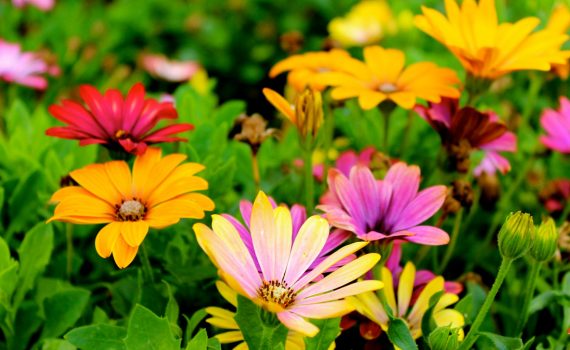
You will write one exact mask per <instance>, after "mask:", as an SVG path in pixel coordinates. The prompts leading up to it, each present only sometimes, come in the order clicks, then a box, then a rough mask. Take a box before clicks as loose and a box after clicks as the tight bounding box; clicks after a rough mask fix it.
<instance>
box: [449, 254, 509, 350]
mask: <svg viewBox="0 0 570 350" xmlns="http://www.w3.org/2000/svg"><path fill="white" fill-rule="evenodd" d="M512 263H513V259H511V258H506V257H503V261H501V267H499V274H498V275H497V278H496V279H495V282H494V283H493V287H492V288H491V290H490V291H489V294H487V297H486V298H485V302H484V303H483V306H481V309H480V310H479V313H478V314H477V317H476V318H475V321H474V322H473V325H471V329H469V333H467V336H466V337H465V339H464V340H463V342H461V345H460V346H459V349H458V350H469V349H471V347H472V346H473V344H475V342H476V341H477V338H478V337H479V335H478V334H477V331H478V330H479V327H480V326H481V324H482V323H483V320H484V319H485V316H487V313H488V312H489V309H490V308H491V305H492V304H493V301H495V297H496V296H497V292H498V291H499V289H500V288H501V285H502V284H503V281H504V280H505V277H506V276H507V273H508V272H509V269H510V268H511V264H512Z"/></svg>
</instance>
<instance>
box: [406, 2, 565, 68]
mask: <svg viewBox="0 0 570 350" xmlns="http://www.w3.org/2000/svg"><path fill="white" fill-rule="evenodd" d="M445 11H446V14H447V17H446V16H444V15H442V14H441V13H440V12H438V11H436V10H434V9H430V8H427V7H422V12H423V15H418V16H416V18H415V24H416V26H417V27H418V28H419V29H421V30H422V31H424V32H425V33H426V34H428V35H430V36H432V37H433V38H434V39H436V40H437V41H439V42H441V43H442V44H443V45H445V46H447V48H448V49H449V50H450V51H451V52H452V53H453V54H454V55H455V56H456V57H457V58H458V59H459V61H460V62H461V64H462V65H463V67H465V69H466V70H467V71H468V72H469V73H470V74H471V75H473V76H475V77H480V78H486V79H496V78H498V77H500V76H502V75H504V74H507V73H510V72H512V71H517V70H541V71H548V70H550V68H551V66H552V64H564V63H565V62H566V60H567V58H568V57H569V55H570V52H569V51H561V49H560V48H561V46H562V44H564V42H565V41H566V40H567V39H568V36H567V35H565V34H562V33H559V32H556V31H553V30H551V29H544V30H539V31H537V32H534V33H533V32H532V31H533V30H534V29H535V28H536V27H537V26H538V24H539V23H540V20H539V19H538V18H536V17H527V18H523V19H521V20H520V21H517V22H516V23H499V22H498V18H497V11H496V9H495V1H494V0H480V1H479V3H478V4H477V3H476V2H475V0H464V1H463V3H462V5H461V7H459V5H458V4H457V2H456V1H455V0H446V1H445Z"/></svg>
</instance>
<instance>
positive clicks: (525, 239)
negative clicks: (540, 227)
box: [499, 211, 535, 259]
mask: <svg viewBox="0 0 570 350" xmlns="http://www.w3.org/2000/svg"><path fill="white" fill-rule="evenodd" d="M534 230H535V228H534V224H533V222H532V216H531V215H530V214H526V213H521V212H520V211H517V212H516V213H511V214H509V216H508V217H507V219H506V220H505V223H504V224H503V227H501V230H500V231H499V251H500V252H501V255H502V256H503V257H505V258H511V259H517V258H520V257H521V256H523V255H524V254H526V253H527V252H528V250H529V249H530V247H531V246H532V239H533V236H534Z"/></svg>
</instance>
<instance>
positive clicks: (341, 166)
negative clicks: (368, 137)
mask: <svg viewBox="0 0 570 350" xmlns="http://www.w3.org/2000/svg"><path fill="white" fill-rule="evenodd" d="M374 152H376V150H375V149H374V147H366V148H365V149H363V150H362V152H360V153H358V154H357V153H356V152H354V151H353V150H348V151H344V152H342V153H341V154H340V156H339V157H338V159H337V160H336V163H335V166H334V167H335V168H337V169H338V170H340V172H341V173H343V174H344V175H346V176H348V174H349V173H350V169H351V168H352V167H353V166H355V165H357V164H360V165H364V166H368V165H369V164H370V160H371V158H372V154H374ZM302 166H303V164H302V161H301V167H302ZM324 171H325V166H324V165H323V164H317V165H315V166H314V167H313V176H315V178H316V179H317V180H319V181H323V177H324V174H323V172H324Z"/></svg>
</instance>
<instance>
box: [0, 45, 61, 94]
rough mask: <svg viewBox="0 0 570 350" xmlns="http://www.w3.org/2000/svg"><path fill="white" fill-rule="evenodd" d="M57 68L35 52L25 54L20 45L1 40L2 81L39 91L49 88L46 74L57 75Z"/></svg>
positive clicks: (0, 67) (0, 62) (0, 65)
mask: <svg viewBox="0 0 570 350" xmlns="http://www.w3.org/2000/svg"><path fill="white" fill-rule="evenodd" d="M56 73H57V68H56V67H50V66H49V65H48V64H47V63H46V62H45V61H44V60H43V59H41V58H40V57H39V56H38V55H37V54H36V53H34V52H23V51H22V48H21V46H20V44H11V43H8V42H6V41H4V40H2V39H0V80H4V81H7V82H9V83H16V84H20V85H23V86H27V87H31V88H34V89H38V90H44V89H45V88H46V87H47V80H46V78H45V77H44V76H43V75H44V74H49V75H56Z"/></svg>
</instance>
